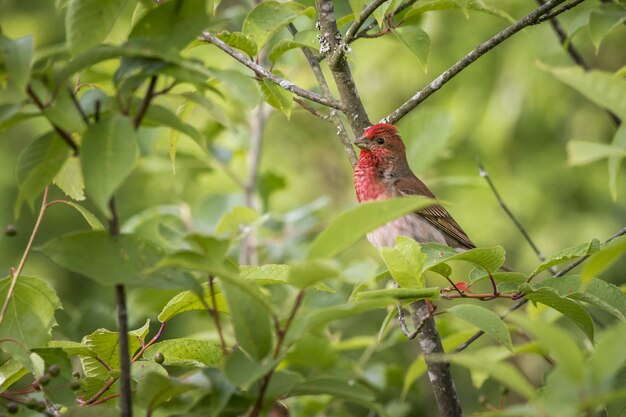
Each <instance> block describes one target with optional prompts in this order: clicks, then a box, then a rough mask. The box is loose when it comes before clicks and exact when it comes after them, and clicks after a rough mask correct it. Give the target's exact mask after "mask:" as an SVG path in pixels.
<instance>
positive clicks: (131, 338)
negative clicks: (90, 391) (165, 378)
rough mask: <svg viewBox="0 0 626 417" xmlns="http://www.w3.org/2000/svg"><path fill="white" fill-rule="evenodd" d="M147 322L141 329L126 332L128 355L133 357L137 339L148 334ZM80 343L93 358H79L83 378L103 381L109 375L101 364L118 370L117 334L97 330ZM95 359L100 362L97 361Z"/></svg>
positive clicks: (137, 344) (138, 346)
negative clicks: (83, 374) (91, 353)
mask: <svg viewBox="0 0 626 417" xmlns="http://www.w3.org/2000/svg"><path fill="white" fill-rule="evenodd" d="M149 323H150V322H149V321H148V322H146V324H145V325H143V326H142V327H141V328H139V329H137V330H134V331H130V332H128V354H129V355H131V356H132V355H133V353H135V352H136V351H137V350H139V348H140V347H141V344H140V343H139V340H138V339H137V338H141V339H142V340H143V339H144V338H145V337H146V335H147V334H148V330H149V329H148V325H149ZM81 343H82V344H83V345H85V346H87V347H88V348H89V349H90V350H91V351H92V352H93V353H95V356H81V357H80V361H81V363H82V365H83V370H84V371H85V376H87V377H91V378H96V379H99V380H104V379H105V378H106V377H107V376H108V375H109V370H108V369H106V368H105V367H104V366H103V365H102V363H101V362H100V361H102V362H104V363H106V364H107V365H108V366H109V368H111V369H112V370H119V369H120V348H119V333H118V332H112V331H110V330H106V329H98V330H96V331H95V332H93V333H91V334H89V335H87V336H85V337H83V340H82V341H81ZM96 357H97V358H98V359H100V360H97V359H96Z"/></svg>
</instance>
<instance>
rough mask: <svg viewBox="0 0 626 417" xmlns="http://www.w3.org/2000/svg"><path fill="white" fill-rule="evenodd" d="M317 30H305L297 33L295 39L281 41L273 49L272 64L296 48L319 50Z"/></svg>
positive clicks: (270, 55) (271, 54)
mask: <svg viewBox="0 0 626 417" xmlns="http://www.w3.org/2000/svg"><path fill="white" fill-rule="evenodd" d="M318 34H319V32H318V31H316V30H303V31H302V32H298V33H296V36H294V38H293V39H281V40H279V41H278V42H276V44H275V45H274V46H273V47H272V50H271V51H270V53H269V55H268V58H269V60H270V61H271V62H276V61H277V60H278V58H280V57H281V56H282V55H283V54H284V53H285V52H287V51H291V50H292V49H296V48H310V49H313V50H317V49H319V40H318V39H317V35H318Z"/></svg>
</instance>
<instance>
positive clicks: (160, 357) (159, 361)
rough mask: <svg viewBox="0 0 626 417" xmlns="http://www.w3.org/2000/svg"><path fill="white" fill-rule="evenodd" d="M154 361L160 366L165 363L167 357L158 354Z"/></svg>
mask: <svg viewBox="0 0 626 417" xmlns="http://www.w3.org/2000/svg"><path fill="white" fill-rule="evenodd" d="M154 361H155V362H156V363H158V364H162V363H163V362H165V356H163V354H162V353H161V352H157V353H156V354H155V355H154Z"/></svg>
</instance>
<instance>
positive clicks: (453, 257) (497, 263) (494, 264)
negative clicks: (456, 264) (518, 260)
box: [426, 246, 504, 273]
mask: <svg viewBox="0 0 626 417" xmlns="http://www.w3.org/2000/svg"><path fill="white" fill-rule="evenodd" d="M449 261H465V262H469V263H471V264H473V265H475V266H477V267H479V268H480V269H482V270H484V271H485V272H491V273H493V272H496V271H497V270H498V269H499V268H500V267H501V266H502V265H503V264H504V249H503V248H502V247H501V246H493V247H490V248H474V249H470V250H467V251H465V252H460V253H458V252H456V251H454V250H452V251H446V252H445V253H443V255H442V256H441V257H440V258H439V259H437V260H436V261H435V262H434V263H431V264H430V265H429V264H428V263H427V264H426V270H432V269H433V268H436V267H437V266H439V265H440V264H441V263H444V262H449Z"/></svg>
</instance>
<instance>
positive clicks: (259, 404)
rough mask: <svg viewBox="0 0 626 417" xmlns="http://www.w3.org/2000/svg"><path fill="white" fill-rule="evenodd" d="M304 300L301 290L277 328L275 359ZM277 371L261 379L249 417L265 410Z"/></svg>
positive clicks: (272, 370)
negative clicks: (283, 320) (266, 394)
mask: <svg viewBox="0 0 626 417" xmlns="http://www.w3.org/2000/svg"><path fill="white" fill-rule="evenodd" d="M303 299H304V290H300V291H299V292H298V295H297V296H296V300H295V301H294V303H293V306H292V307H291V312H290V313H289V317H287V321H286V322H285V325H284V326H283V327H282V328H280V326H276V327H277V329H276V331H277V333H278V337H277V339H276V347H275V348H274V354H273V355H272V357H273V359H277V358H278V356H279V355H280V351H281V349H282V345H283V343H284V342H285V336H286V335H287V332H288V331H289V328H290V327H291V323H292V322H293V319H294V318H295V316H296V313H297V312H298V309H299V308H300V306H301V305H302V300H303ZM275 370H276V367H275V366H274V367H272V369H270V370H269V371H268V373H267V374H266V375H265V376H264V377H263V379H261V382H260V385H259V395H258V396H257V399H256V401H255V403H254V406H253V407H252V409H251V410H250V413H249V414H248V417H258V416H259V415H260V413H261V410H262V409H263V400H264V398H265V392H266V391H267V387H268V386H269V384H270V380H271V379H272V375H273V374H274V371H275Z"/></svg>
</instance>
